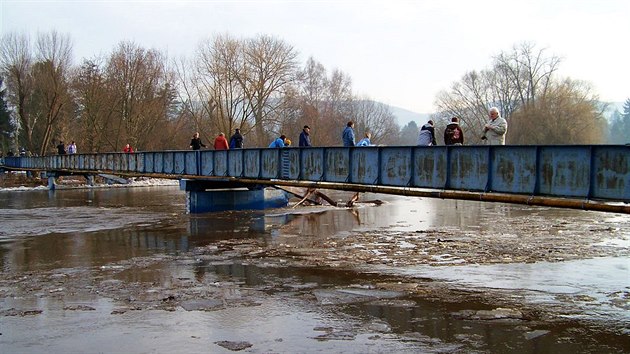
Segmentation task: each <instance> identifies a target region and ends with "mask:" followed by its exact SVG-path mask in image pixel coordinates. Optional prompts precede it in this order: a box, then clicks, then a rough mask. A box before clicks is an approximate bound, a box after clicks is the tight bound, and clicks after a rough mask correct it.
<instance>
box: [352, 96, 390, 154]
mask: <svg viewBox="0 0 630 354" xmlns="http://www.w3.org/2000/svg"><path fill="white" fill-rule="evenodd" d="M352 106H353V109H352V116H353V117H354V121H355V132H356V133H357V137H363V135H364V134H365V133H371V134H372V139H371V142H372V143H373V144H393V143H395V142H396V141H397V138H398V132H399V131H400V127H399V126H398V124H397V123H396V118H395V117H394V114H393V113H392V111H391V109H390V108H389V106H387V105H385V104H383V103H379V102H375V101H373V100H370V99H369V98H364V99H356V100H354V101H353V105H352Z"/></svg>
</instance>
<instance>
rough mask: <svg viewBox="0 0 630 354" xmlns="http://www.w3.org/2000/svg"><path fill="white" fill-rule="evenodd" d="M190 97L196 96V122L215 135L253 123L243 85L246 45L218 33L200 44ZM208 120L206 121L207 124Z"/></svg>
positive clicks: (246, 131)
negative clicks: (244, 46) (244, 50)
mask: <svg viewBox="0 0 630 354" xmlns="http://www.w3.org/2000/svg"><path fill="white" fill-rule="evenodd" d="M195 69H196V71H195V75H194V76H193V77H192V78H191V79H192V81H191V84H190V89H188V90H187V92H190V94H189V96H188V97H191V98H192V97H194V101H196V103H194V104H193V103H192V102H191V107H196V109H194V110H191V112H195V113H193V118H194V119H195V123H196V125H198V126H200V127H203V126H205V127H206V128H208V129H209V130H210V131H211V132H213V133H214V134H213V135H211V136H209V137H207V138H208V139H210V138H211V137H212V136H214V135H215V134H216V133H218V132H224V133H228V134H229V132H230V131H231V130H233V129H235V128H240V129H243V133H244V134H247V133H248V132H249V131H250V130H251V127H252V126H253V119H252V117H253V112H252V107H251V105H249V104H248V102H247V96H246V92H245V89H244V87H243V81H244V79H243V76H244V75H245V63H244V58H243V44H242V43H241V42H239V41H238V40H236V39H233V38H231V37H230V36H228V35H221V36H216V37H214V38H213V40H208V41H205V42H202V43H201V44H200V47H199V50H198V54H197V59H196V67H195ZM204 122H205V123H204Z"/></svg>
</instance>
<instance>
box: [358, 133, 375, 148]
mask: <svg viewBox="0 0 630 354" xmlns="http://www.w3.org/2000/svg"><path fill="white" fill-rule="evenodd" d="M370 138H372V134H370V133H365V138H363V139H361V140H359V142H358V143H357V146H371V145H372V142H371V141H370Z"/></svg>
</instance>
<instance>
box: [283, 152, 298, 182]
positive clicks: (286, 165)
mask: <svg viewBox="0 0 630 354" xmlns="http://www.w3.org/2000/svg"><path fill="white" fill-rule="evenodd" d="M281 154H282V163H281V166H280V169H281V173H280V177H281V178H283V179H298V178H299V177H300V149H298V148H285V149H282V150H281Z"/></svg>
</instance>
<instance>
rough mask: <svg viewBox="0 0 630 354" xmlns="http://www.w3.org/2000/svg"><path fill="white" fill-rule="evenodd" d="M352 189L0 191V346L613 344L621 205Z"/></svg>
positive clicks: (287, 349)
mask: <svg viewBox="0 0 630 354" xmlns="http://www.w3.org/2000/svg"><path fill="white" fill-rule="evenodd" d="M330 193H331V195H332V196H333V197H334V198H336V199H339V200H344V199H349V196H348V195H347V194H344V193H335V192H330ZM362 199H363V200H371V199H380V200H383V201H385V203H384V204H383V205H379V206H377V205H374V204H369V203H367V204H359V205H357V206H356V207H355V208H349V209H348V208H333V207H299V208H291V207H288V208H284V209H275V210H267V211H264V212H246V211H244V212H224V213H209V214H204V215H186V214H185V209H186V208H185V195H184V193H183V192H180V191H179V190H178V188H177V187H174V186H155V187H139V188H104V189H89V190H88V189H71V190H58V191H56V192H49V191H46V190H27V191H0V220H2V222H1V224H0V225H1V226H0V267H1V269H2V275H1V277H0V351H1V352H3V353H4V352H6V353H41V352H55V353H57V352H99V353H100V352H132V353H149V352H150V353H155V352H157V353H166V352H171V353H172V352H195V353H196V352H204V353H228V352H235V351H240V352H251V353H318V352H326V353H341V352H345V353H381V352H387V353H392V352H397V353H398V352H409V353H623V352H630V340H629V339H628V338H630V315H628V313H629V312H630V295H629V294H630V271H629V268H630V265H629V263H628V248H629V240H630V218H629V217H628V216H626V215H617V214H605V213H594V212H585V211H574V210H561V209H553V208H535V207H526V206H513V205H504V204H493V203H477V202H470V201H465V202H464V201H452V200H451V201H446V200H432V199H420V198H406V197H395V196H385V195H366V196H363V197H362ZM518 240H520V242H517V241H518ZM501 247H504V248H510V249H509V250H508V249H501ZM515 248H522V250H520V251H519V250H515ZM532 254H533V255H534V256H532Z"/></svg>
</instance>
